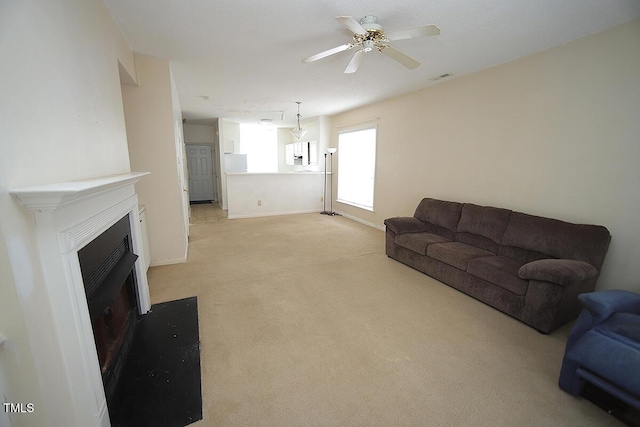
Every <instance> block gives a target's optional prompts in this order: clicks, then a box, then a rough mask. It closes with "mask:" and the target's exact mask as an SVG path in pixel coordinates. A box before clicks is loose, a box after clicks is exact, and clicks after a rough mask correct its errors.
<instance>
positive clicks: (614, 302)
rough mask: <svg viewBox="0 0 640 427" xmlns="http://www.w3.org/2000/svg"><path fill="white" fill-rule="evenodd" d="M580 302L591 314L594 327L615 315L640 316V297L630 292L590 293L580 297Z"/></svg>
mask: <svg viewBox="0 0 640 427" xmlns="http://www.w3.org/2000/svg"><path fill="white" fill-rule="evenodd" d="M578 300H579V301H580V303H581V304H582V306H583V307H584V308H585V309H586V310H589V312H590V313H591V316H592V318H593V325H592V327H594V326H597V325H599V324H600V323H602V322H604V321H605V320H607V319H608V318H609V317H610V316H611V315H612V314H613V313H636V314H640V295H637V294H634V293H633V292H629V291H622V290H612V291H599V292H590V293H586V294H580V295H578Z"/></svg>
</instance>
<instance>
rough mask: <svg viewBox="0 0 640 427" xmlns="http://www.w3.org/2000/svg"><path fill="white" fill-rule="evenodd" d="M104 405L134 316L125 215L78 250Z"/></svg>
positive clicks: (132, 258) (116, 377)
mask: <svg viewBox="0 0 640 427" xmlns="http://www.w3.org/2000/svg"><path fill="white" fill-rule="evenodd" d="M78 258H79V261H80V269H81V271H82V279H83V282H84V287H85V293H86V295H87V305H88V307H89V316H90V317H91V324H92V327H93V335H94V339H95V343H96V351H97V353H98V360H99V363H100V370H101V373H102V382H103V385H104V390H105V395H106V398H107V405H108V406H111V402H112V401H113V400H114V393H115V390H116V388H117V384H118V381H119V379H120V375H121V372H122V368H123V366H124V362H125V360H126V358H127V354H128V353H129V349H130V347H131V343H132V341H133V337H134V336H135V334H134V329H135V326H136V324H137V319H138V310H137V307H138V303H137V294H136V287H137V285H136V277H135V270H134V264H135V262H136V259H137V258H138V256H137V255H136V254H134V253H133V251H132V240H131V228H130V226H129V216H128V215H127V216H125V217H123V218H122V219H121V220H119V221H118V222H117V223H115V224H114V225H113V226H111V227H110V228H109V229H108V230H107V231H105V232H104V233H102V234H101V235H100V236H98V237H97V238H95V239H94V240H93V241H91V242H90V243H89V244H87V245H86V246H85V247H84V248H82V249H81V250H80V251H78Z"/></svg>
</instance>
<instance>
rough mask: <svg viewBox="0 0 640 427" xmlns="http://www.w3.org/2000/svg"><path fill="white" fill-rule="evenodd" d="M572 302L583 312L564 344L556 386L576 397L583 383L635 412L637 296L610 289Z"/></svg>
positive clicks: (639, 393)
mask: <svg viewBox="0 0 640 427" xmlns="http://www.w3.org/2000/svg"><path fill="white" fill-rule="evenodd" d="M578 299H579V300H580V302H581V303H582V306H583V309H582V312H581V313H580V316H579V317H578V320H577V321H576V323H575V325H574V326H573V329H572V330H571V333H570V334H569V338H568V340H567V347H566V350H565V354H564V359H563V361H562V369H561V371H560V380H559V382H558V385H559V386H560V388H561V389H562V390H564V391H566V392H568V393H570V394H572V395H575V396H578V395H580V394H581V392H582V390H583V388H584V386H585V382H589V383H591V384H593V385H595V386H597V387H598V388H600V389H602V390H604V391H606V392H607V393H609V394H610V395H612V396H614V397H616V398H618V399H620V400H621V401H623V402H625V403H627V404H628V405H629V406H631V407H633V408H635V409H637V410H640V295H637V294H634V293H632V292H628V291H620V290H615V291H601V292H591V293H587V294H581V295H579V296H578Z"/></svg>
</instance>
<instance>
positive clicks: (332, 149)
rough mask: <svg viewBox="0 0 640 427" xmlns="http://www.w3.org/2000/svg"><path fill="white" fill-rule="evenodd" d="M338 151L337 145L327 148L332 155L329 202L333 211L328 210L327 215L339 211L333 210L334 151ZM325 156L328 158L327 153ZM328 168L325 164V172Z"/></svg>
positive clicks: (332, 214) (330, 161)
mask: <svg viewBox="0 0 640 427" xmlns="http://www.w3.org/2000/svg"><path fill="white" fill-rule="evenodd" d="M336 151H338V149H337V148H335V147H329V148H327V152H328V153H329V155H330V156H331V157H330V158H329V166H330V167H331V171H330V172H329V174H330V175H329V202H330V203H331V211H329V212H327V215H331V216H334V215H338V214H337V213H335V212H334V211H333V153H335V152H336ZM325 158H326V154H325ZM326 170H327V168H326V166H325V173H327V172H326Z"/></svg>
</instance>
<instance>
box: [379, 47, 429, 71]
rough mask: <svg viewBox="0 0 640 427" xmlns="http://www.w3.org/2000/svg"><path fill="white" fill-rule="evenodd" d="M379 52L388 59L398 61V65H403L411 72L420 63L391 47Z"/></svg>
mask: <svg viewBox="0 0 640 427" xmlns="http://www.w3.org/2000/svg"><path fill="white" fill-rule="evenodd" d="M380 52H382V53H384V54H385V55H387V56H388V57H389V58H391V59H394V60H396V61H398V62H399V63H401V64H402V65H404V66H405V67H407V68H409V69H411V70H413V69H414V68H417V67H418V66H419V65H420V63H419V62H418V61H416V60H415V59H413V58H412V57H410V56H409V55H407V54H404V53H402V52H400V51H399V50H398V49H396V48H393V47H391V46H387V47H385V48H384V49H382V50H381V51H380Z"/></svg>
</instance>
